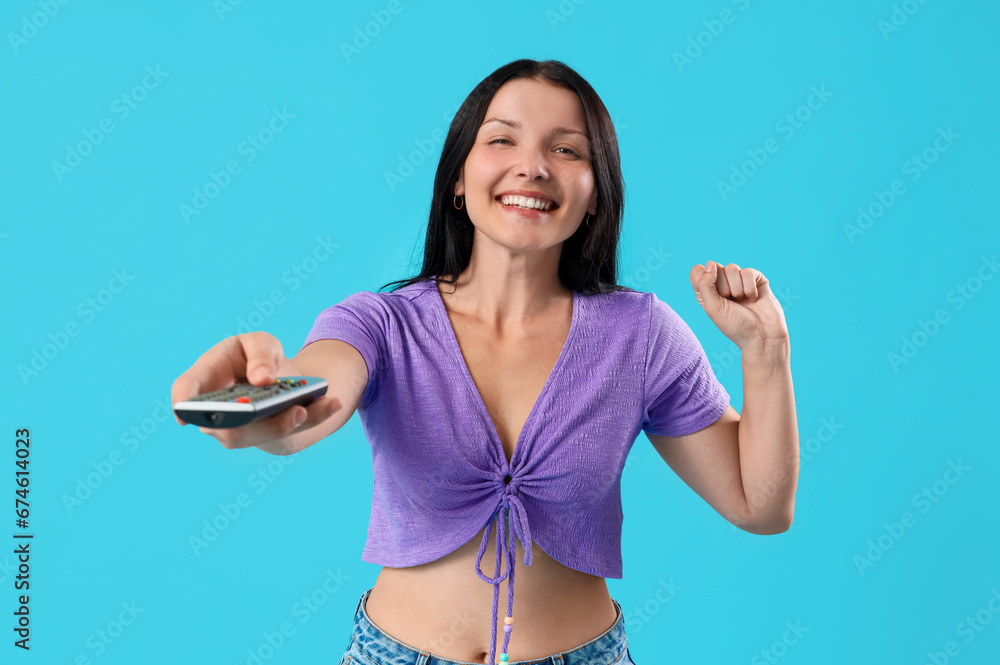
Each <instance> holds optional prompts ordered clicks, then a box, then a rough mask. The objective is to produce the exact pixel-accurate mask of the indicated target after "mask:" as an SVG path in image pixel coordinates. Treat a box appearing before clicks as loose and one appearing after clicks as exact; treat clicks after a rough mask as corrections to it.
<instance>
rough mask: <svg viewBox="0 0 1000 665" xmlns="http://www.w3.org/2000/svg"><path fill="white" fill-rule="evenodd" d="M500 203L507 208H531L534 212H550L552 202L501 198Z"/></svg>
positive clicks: (523, 198)
mask: <svg viewBox="0 0 1000 665" xmlns="http://www.w3.org/2000/svg"><path fill="white" fill-rule="evenodd" d="M500 202H501V203H503V204H504V205H508V206H517V207H518V208H532V209H534V210H551V209H552V205H553V204H552V202H551V201H543V200H541V199H532V198H528V197H527V196H501V197H500Z"/></svg>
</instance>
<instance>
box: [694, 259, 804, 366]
mask: <svg viewBox="0 0 1000 665" xmlns="http://www.w3.org/2000/svg"><path fill="white" fill-rule="evenodd" d="M706 267H707V268H708V270H707V271H706ZM690 278H691V286H693V287H694V293H695V296H696V297H697V298H698V302H699V303H700V304H701V306H702V308H703V309H704V310H705V313H706V314H708V318H710V319H712V323H714V324H715V325H716V326H718V328H719V330H721V331H722V333H723V334H724V335H725V336H726V337H728V338H729V339H731V340H733V342H734V343H735V344H736V346H738V347H740V350H741V351H742V352H744V353H746V352H747V351H748V350H750V351H761V352H764V351H767V350H769V349H771V348H773V347H775V346H786V345H787V344H788V327H787V326H786V325H785V313H784V312H783V311H782V309H781V304H780V303H778V299H777V298H775V297H774V294H773V293H772V292H771V287H770V286H769V285H768V283H767V278H766V277H764V274H763V273H762V272H760V271H759V270H755V269H754V268H740V267H739V266H738V265H736V264H735V263H730V264H728V265H726V266H722V265H720V264H718V263H716V262H715V261H708V262H707V263H706V264H705V265H704V266H702V265H701V264H698V265H696V266H695V267H694V268H692V269H691V275H690Z"/></svg>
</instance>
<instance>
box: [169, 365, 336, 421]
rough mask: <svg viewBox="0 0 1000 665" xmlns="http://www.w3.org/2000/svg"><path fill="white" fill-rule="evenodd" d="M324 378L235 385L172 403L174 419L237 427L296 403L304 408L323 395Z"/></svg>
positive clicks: (324, 387) (296, 378)
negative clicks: (268, 383)
mask: <svg viewBox="0 0 1000 665" xmlns="http://www.w3.org/2000/svg"><path fill="white" fill-rule="evenodd" d="M326 387H327V383H326V380H325V379H320V378H317V377H315V376H284V377H279V378H277V379H275V380H274V383H272V384H271V385H267V386H255V385H252V384H249V383H237V384H236V385H234V386H229V387H228V388H223V389H222V390H213V391H211V392H207V393H202V394H201V395H196V396H195V397H192V398H190V399H189V400H187V401H184V402H177V403H176V404H174V413H176V414H177V416H178V417H179V418H180V419H181V420H184V421H185V422H189V423H191V424H192V425H198V426H199V427H212V428H219V429H223V428H227V427H239V426H240V425H246V424H247V423H251V422H254V421H255V420H260V419H261V418H267V417H268V416H271V415H274V414H275V413H278V412H280V411H284V410H285V409H288V408H291V407H292V406H294V405H296V404H301V405H302V406H307V405H308V404H310V403H311V402H312V401H313V400H314V399H316V398H318V397H322V396H323V395H325V394H326Z"/></svg>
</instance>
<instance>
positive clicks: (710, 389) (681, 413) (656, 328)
mask: <svg viewBox="0 0 1000 665" xmlns="http://www.w3.org/2000/svg"><path fill="white" fill-rule="evenodd" d="M643 400H644V404H645V413H644V417H643V423H642V429H643V431H644V432H646V433H647V434H658V435H661V436H683V435H685V434H692V433H694V432H697V431H698V430H700V429H704V428H705V427H707V426H709V425H711V424H712V423H714V422H715V421H717V420H718V419H719V418H721V417H722V414H724V413H725V412H726V410H727V409H728V408H729V393H727V392H726V389H725V388H724V387H723V386H722V384H721V383H720V382H719V380H718V379H717V378H716V377H715V373H714V372H713V371H712V366H711V365H710V364H709V362H708V357H707V356H706V355H705V350H704V349H703V348H702V346H701V343H700V342H699V341H698V338H697V337H695V336H694V332H692V331H691V328H690V327H689V326H688V325H687V323H685V322H684V320H683V319H681V317H680V316H678V315H677V313H676V312H674V310H673V309H671V307H670V306H669V305H667V303H665V302H663V301H662V300H660V299H659V298H657V297H656V294H654V293H650V294H649V337H648V340H647V347H646V364H645V379H644V382H643Z"/></svg>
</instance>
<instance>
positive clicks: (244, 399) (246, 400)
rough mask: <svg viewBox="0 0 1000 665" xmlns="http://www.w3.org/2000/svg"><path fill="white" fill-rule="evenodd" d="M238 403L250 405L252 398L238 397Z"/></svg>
mask: <svg viewBox="0 0 1000 665" xmlns="http://www.w3.org/2000/svg"><path fill="white" fill-rule="evenodd" d="M236 401H237V402H239V403H240V404H249V403H250V398H249V397H237V398H236Z"/></svg>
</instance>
